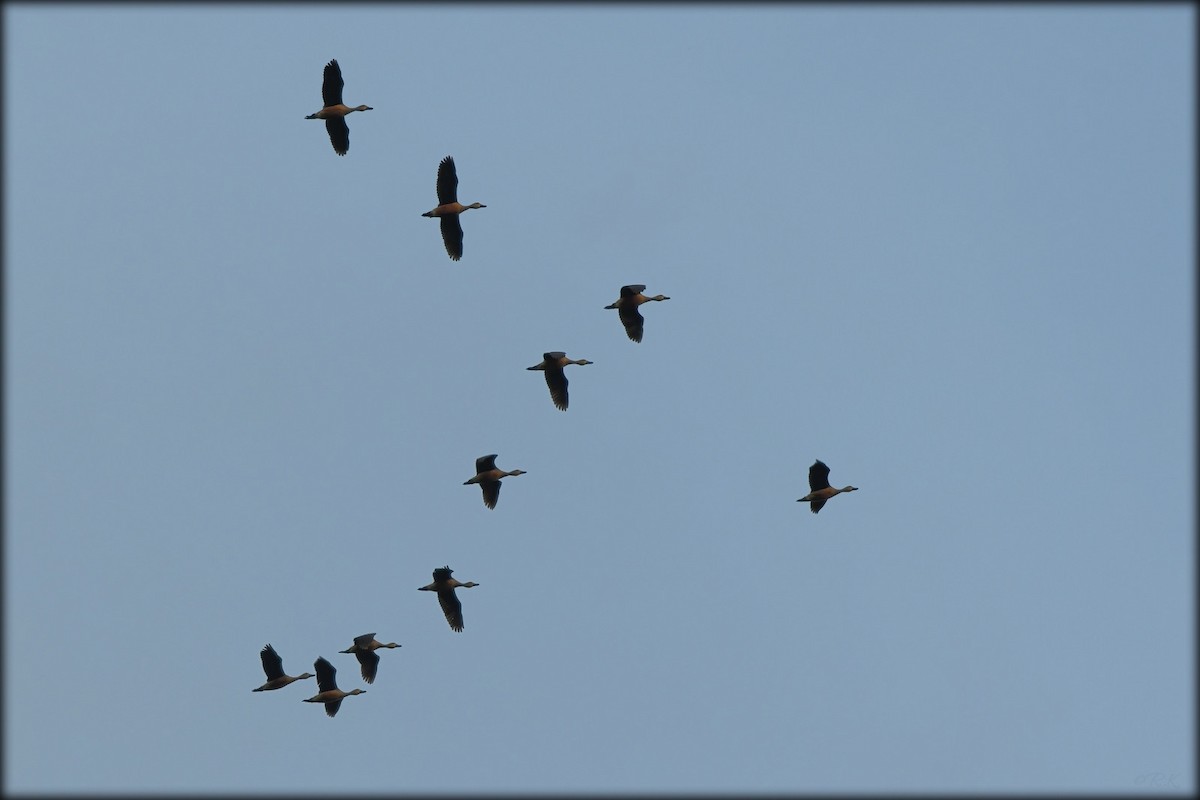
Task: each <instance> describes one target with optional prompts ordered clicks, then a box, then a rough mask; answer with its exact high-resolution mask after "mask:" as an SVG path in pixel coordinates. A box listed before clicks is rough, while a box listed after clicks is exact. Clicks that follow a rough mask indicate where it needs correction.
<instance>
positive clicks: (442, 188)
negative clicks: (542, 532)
mask: <svg viewBox="0 0 1200 800" xmlns="http://www.w3.org/2000/svg"><path fill="white" fill-rule="evenodd" d="M344 85H345V81H344V80H343V79H342V69H341V67H340V66H339V65H338V62H337V59H333V60H331V61H330V62H329V63H328V64H326V65H325V75H324V81H323V83H322V85H321V98H322V100H323V102H324V105H323V106H322V108H321V110H320V111H317V112H316V113H315V114H309V115H308V116H307V117H305V119H323V120H325V130H326V132H327V133H328V134H329V142H330V144H332V145H333V151H334V152H335V153H337V154H338V155H339V156H344V155H346V153H348V152H350V128H349V126H348V125H347V124H346V116H347V115H348V114H351V113H353V112H355V111H372V110H374V109H372V108H371V106H367V105H359V106H355V107H353V108H351V107H349V106H347V105H346V104H345V103H343V102H342V88H343V86H344ZM437 199H438V204H437V206H436V207H434V208H433V209H431V210H429V211H426V212H425V213H424V214H422V215H421V216H423V217H431V218H433V217H435V218H437V219H438V221H439V223H440V225H441V229H442V242H443V243H444V244H445V246H446V254H447V255H448V256H450V260H451V261H458V260H459V259H461V258H462V255H463V230H462V224H461V222H460V221H459V217H460V216H461V215H462V213H463V212H464V211H468V210H470V209H475V208H487V206H485V205H484V204H482V203H478V202H476V203H471V204H470V205H463V204H462V203H460V202H459V201H458V171H457V169H456V167H455V165H454V159H453V158H452V157H451V156H446V157H445V158H443V159H442V161H441V163H440V164H438V173H437ZM645 291H646V287H645V285H644V284H640V283H638V284H630V285H628V286H622V287H621V293H620V297H618V298H617V300H616V301H615V302H613V303H611V304H610V305H607V306H605V307H604V308H605V309H607V310H616V311H617V315H618V317H619V318H620V320H621V325H622V326H623V327H624V328H625V335H626V336H628V337H629V339H630V341H633V342H637V343H640V342H641V341H642V336H643V334H644V332H645V331H644V328H645V322H646V321H645V318H644V317H643V316H642V313H641V311H640V310H639V307H640V306H642V305H645V304H646V303H650V302H661V301H663V300H670V299H671V298H670V297H667V296H666V295H662V294H656V295H653V296H651V295H647V294H644V292H645ZM591 363H593V362H591V361H588V360H587V359H585V358H575V359H573V358H567V354H566V353H564V352H562V351H561V350H553V351H550V352H547V353H543V354H542V360H541V362H540V363H538V364H534V365H533V366H532V367H526V369H528V370H536V371H540V372H542V374H543V375H544V376H545V378H546V386H547V388H548V389H549V390H550V400H551V401H552V402H553V403H554V407H555V408H557V409H558V410H560V411H566V410H567V407H568V405H569V403H570V397H569V395H568V393H567V383H568V382H567V376H566V373H565V371H564V370H565V368H566V367H567V366H568V365H571V364H574V365H576V366H586V365H588V364H591ZM496 457H497V454H496V453H491V454H490V455H486V456H480V457H479V458H477V459H475V475H474V476H473V477H471V478H469V479H468V480H466V481H464V482H463V485H464V486H470V485H471V484H476V485H478V486H479V488H480V490H481V491H482V493H483V504H484V505H485V506H486V507H487V508H489V509H494V508H495V507H496V503H497V502H499V500H500V481H501V479H502V478H511V477H516V476H518V475H524V474H526V473H525V470H522V469H513V470H502V469H500V468H498V467H497V466H496ZM808 486H809V490H810V491H809V493H808V494H806V495H805V496H804V497H801V498H800V499H799V500H797V501H796V502H798V503H808V504H809V509H810V510H811V511H812V513H814V514H816V513H817V512H818V511H820V510H821V509H822V508H823V507H824V506H825V504H826V503H827V502H829V500H830V499H832V498H833V497H834V496H835V495H838V494H842V493H844V492H854V491H857V490H858V489H857V487H855V486H845V487H843V488H841V489H837V488H834V487H833V486H831V485H830V484H829V467H828V466H826V465H825V463H824V462H822V461H820V460H818V461H816V462H815V463H814V464H813V465H812V466H811V467H809V469H808ZM452 576H453V570H451V569H450V567H449V566H445V567H439V568H437V569H435V570H434V571H433V582H432V583H430V584H428V585H426V586H421V587H419V588H418V591H422V592H436V593H437V598H438V604H439V605H440V606H441V608H442V613H443V615H445V617H446V622H447V623H449V625H450V629H451V630H452V631H454V632H456V633H461V632H462V630H463V613H462V602H461V601H460V600H459V599H458V594H457V593H456V590H457V589H470V588H472V587H475V586H478V585H479V584H477V583H475V582H473V581H467V582H465V583H464V582H462V581H459V580H457V579H455V578H454V577H452ZM396 647H400V645H398V644H396V643H395V642H388V643H387V644H384V643H383V642H380V641H379V640H378V639H376V638H375V634H374V633H364V634H363V635H362V636H356V637H355V638H354V644H353V645H351V646H350V647H349V648H347V649H346V650H340V651H338V652H340V653H351V654H353V655H354V656H355V657H356V658H357V659H358V663H359V667H360V671H361V673H362V679H363V681H364V682H366V683H368V684H371V683H374V682H375V676H376V675H377V673H378V671H379V660H380V659H379V653H378V652H377V651H378V650H381V649H392V648H396ZM260 656H261V658H262V667H263V672H264V673H265V674H266V676H267V681H266V683H264V684H263V685H262V686H259V687H258V688H257V689H254V690H253V691H255V692H266V691H274V690H277V689H282V688H283V687H285V686H288V685H289V684H292V683H294V682H296V681H300V680H305V679H307V678H313V677H315V678H316V679H317V690H318V691H317V694H315V695H313V696H312V697H310V698H308V699H306V700H305V701H304V702H306V703H323V704H324V705H325V713H326V714H327V715H329V716H330V717H332V716H334V715H336V714H337V712H338V709H339V708H341V705H342V700H343V699H345V698H347V697H352V696H354V695H359V694H365V692H366V690H365V689H352V690H351V691H349V692H346V691H342V690H341V689H339V688H338V686H337V680H336V676H337V669H336V668H335V667H334V666H333V664H331V663H330V662H329V661H327V660H326V659H325V658H324V657H318V658H317V660H316V661H315V662H314V663H313V669H315V670H316V674H315V675H314V674H313V673H310V672H305V673H303V674H301V675H294V676H293V675H288V674H286V673H285V672H284V670H283V659H282V657H280V655H279V653H277V652H276V651H275V648H274V647H272V646H271V645H270V644H267V645H266V646H265V647H263V649H262V651H261V653H260Z"/></svg>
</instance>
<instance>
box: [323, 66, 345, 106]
mask: <svg viewBox="0 0 1200 800" xmlns="http://www.w3.org/2000/svg"><path fill="white" fill-rule="evenodd" d="M345 85H346V82H345V81H343V80H342V68H341V67H339V66H338V63H337V59H336V58H335V59H333V60H332V61H330V62H329V63H328V64H326V65H325V81H324V83H322V84H321V99H322V100H323V101H324V102H325V105H326V106H336V105H340V104H341V102H342V87H343V86H345Z"/></svg>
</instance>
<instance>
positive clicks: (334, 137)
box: [325, 117, 350, 156]
mask: <svg viewBox="0 0 1200 800" xmlns="http://www.w3.org/2000/svg"><path fill="white" fill-rule="evenodd" d="M325 131H326V133H328V134H329V143H330V144H332V145H333V152H335V153H337V154H338V155H339V156H344V155H346V153H348V152H350V126H348V125H347V124H346V118H345V117H329V118H328V119H327V120H325Z"/></svg>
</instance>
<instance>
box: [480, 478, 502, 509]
mask: <svg viewBox="0 0 1200 800" xmlns="http://www.w3.org/2000/svg"><path fill="white" fill-rule="evenodd" d="M479 488H480V489H483V504H484V505H485V506H487V507H488V508H495V507H496V501H498V500H499V499H500V481H480V482H479Z"/></svg>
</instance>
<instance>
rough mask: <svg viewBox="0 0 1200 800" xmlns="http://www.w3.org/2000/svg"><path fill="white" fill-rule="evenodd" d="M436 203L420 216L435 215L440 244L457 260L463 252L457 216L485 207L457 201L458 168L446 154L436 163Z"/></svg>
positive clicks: (460, 228) (481, 204)
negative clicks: (440, 234) (440, 230)
mask: <svg viewBox="0 0 1200 800" xmlns="http://www.w3.org/2000/svg"><path fill="white" fill-rule="evenodd" d="M437 196H438V204H437V205H436V206H434V207H433V208H432V209H430V210H429V211H426V212H425V213H424V214H422V215H421V216H422V217H435V218H437V219H438V220H440V224H441V228H442V244H444V245H445V246H446V255H448V256H450V260H451V261H458V260H459V259H460V258H462V254H463V230H462V223H461V222H459V220H458V217H459V215H460V214H462V213H463V212H464V211H468V210H470V209H472V208H487V206H485V205H484V204H483V203H471V204H470V205H468V206H464V205H463V204H462V203H460V202H458V170H457V168H456V167H455V166H454V158H453V157H452V156H446V157H445V158H443V159H442V161H441V163H440V164H438V174H437Z"/></svg>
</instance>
